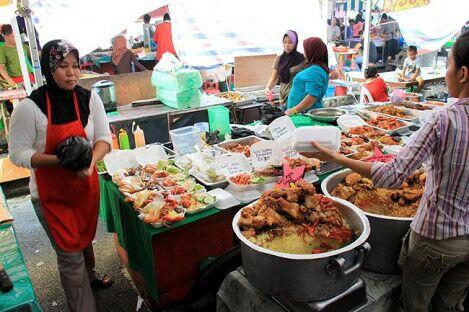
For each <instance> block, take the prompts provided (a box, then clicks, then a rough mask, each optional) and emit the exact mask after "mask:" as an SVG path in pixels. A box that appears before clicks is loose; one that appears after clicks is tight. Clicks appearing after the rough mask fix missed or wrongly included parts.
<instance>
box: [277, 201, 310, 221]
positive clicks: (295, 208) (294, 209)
mask: <svg viewBox="0 0 469 312" xmlns="http://www.w3.org/2000/svg"><path fill="white" fill-rule="evenodd" d="M277 203H278V206H279V208H280V209H282V210H283V211H284V212H286V213H288V214H289V215H290V216H291V217H292V218H293V219H295V220H297V221H303V220H304V217H305V216H304V215H303V213H302V212H301V209H300V205H299V204H297V203H291V202H287V201H286V200H285V199H283V198H279V199H278V200H277Z"/></svg>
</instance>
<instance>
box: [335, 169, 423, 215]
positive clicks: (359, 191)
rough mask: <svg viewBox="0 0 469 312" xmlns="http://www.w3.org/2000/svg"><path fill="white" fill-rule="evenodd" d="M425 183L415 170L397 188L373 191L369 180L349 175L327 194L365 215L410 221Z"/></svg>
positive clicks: (421, 170) (420, 174) (420, 173)
mask: <svg viewBox="0 0 469 312" xmlns="http://www.w3.org/2000/svg"><path fill="white" fill-rule="evenodd" d="M425 181H426V173H425V172H424V170H423V169H419V170H417V171H415V172H414V173H413V174H412V175H411V176H410V177H409V178H408V179H407V180H406V181H405V182H404V183H403V184H402V185H401V187H400V188H398V189H394V190H391V189H384V188H375V187H373V182H372V181H371V180H370V179H367V178H364V177H362V176H361V175H359V174H358V173H355V172H353V173H350V174H349V175H347V176H346V177H345V180H344V182H343V183H339V184H338V185H337V186H336V187H335V188H334V189H333V190H332V192H331V195H332V196H336V197H340V198H342V199H345V200H347V201H349V202H351V203H352V204H354V205H356V206H357V207H358V208H360V209H362V210H363V211H365V212H368V213H374V214H379V215H385V216H391V217H406V218H412V217H413V216H414V215H415V213H416V212H417V209H418V206H419V204H420V199H421V198H422V194H423V192H424V187H425Z"/></svg>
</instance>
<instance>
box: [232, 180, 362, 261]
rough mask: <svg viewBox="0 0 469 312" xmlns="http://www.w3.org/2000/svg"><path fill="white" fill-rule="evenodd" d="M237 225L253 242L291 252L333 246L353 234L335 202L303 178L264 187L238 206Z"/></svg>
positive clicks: (345, 241) (327, 249) (304, 251)
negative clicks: (253, 198) (251, 200)
mask: <svg viewBox="0 0 469 312" xmlns="http://www.w3.org/2000/svg"><path fill="white" fill-rule="evenodd" d="M238 225H239V227H240V230H241V231H242V233H243V235H244V236H245V237H246V238H247V239H249V240H250V241H251V242H253V243H254V244H256V245H259V246H261V247H264V248H267V249H270V250H274V251H279V252H285V253H293V254H311V253H313V254H315V253H322V252H327V251H330V250H335V249H338V248H342V247H343V246H345V245H347V244H349V243H350V242H351V241H352V239H353V237H354V233H353V232H352V230H351V229H350V226H349V225H348V223H347V221H346V220H345V219H344V218H343V217H342V215H341V213H340V210H339V208H338V207H337V206H336V203H335V202H334V201H332V200H331V199H330V198H327V197H325V196H323V195H320V194H317V193H316V189H315V188H314V186H313V185H312V184H311V183H308V182H305V181H299V182H297V183H296V184H295V185H294V186H292V187H289V188H278V187H276V188H274V189H272V190H269V191H266V192H265V193H264V194H262V196H261V198H260V199H259V201H258V202H256V203H255V204H253V205H250V206H247V207H245V208H244V209H243V210H242V212H241V217H240V219H239V221H238Z"/></svg>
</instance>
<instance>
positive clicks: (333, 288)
mask: <svg viewBox="0 0 469 312" xmlns="http://www.w3.org/2000/svg"><path fill="white" fill-rule="evenodd" d="M332 200H334V202H335V204H336V205H337V207H338V208H339V210H340V212H341V214H342V216H343V217H344V218H345V219H346V220H347V221H348V222H349V224H350V227H351V228H352V230H353V231H354V232H355V233H357V238H356V239H355V240H354V241H353V242H351V243H350V244H348V245H346V246H344V247H342V248H339V249H336V250H332V251H329V252H325V253H321V254H308V255H307V254H290V253H283V252H277V251H273V250H269V249H266V248H263V247H260V246H258V245H256V244H254V243H252V242H251V241H250V240H249V239H247V238H246V237H244V235H243V234H242V233H241V231H240V229H239V226H238V221H239V218H240V217H241V211H242V209H241V210H240V211H238V213H237V214H236V215H235V217H234V219H233V223H232V226H233V230H234V232H235V234H236V236H237V237H238V239H239V240H240V241H241V252H242V258H243V267H244V272H245V273H246V278H247V279H248V280H249V282H250V283H251V284H252V285H254V286H255V287H257V288H258V289H260V290H261V291H263V292H265V293H267V294H269V295H272V296H275V297H279V298H282V299H285V300H288V301H295V302H300V301H301V302H304V301H317V300H324V299H327V298H332V297H334V296H337V295H338V294H340V293H342V292H343V291H345V290H347V289H348V288H350V287H351V286H352V285H353V284H354V283H355V282H356V281H357V279H358V278H359V276H360V267H361V264H362V262H363V259H364V258H365V254H366V253H367V251H368V250H369V245H368V244H367V243H366V240H367V238H368V235H369V234H370V225H369V222H368V219H367V218H366V216H365V214H364V213H363V212H362V211H361V210H360V209H358V208H357V207H355V206H354V205H352V204H351V203H349V202H347V201H345V200H343V199H340V198H336V197H333V198H332ZM318 281H320V282H318Z"/></svg>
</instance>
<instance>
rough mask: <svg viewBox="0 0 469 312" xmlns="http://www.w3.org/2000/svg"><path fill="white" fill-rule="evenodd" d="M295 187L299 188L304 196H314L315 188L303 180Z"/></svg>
mask: <svg viewBox="0 0 469 312" xmlns="http://www.w3.org/2000/svg"><path fill="white" fill-rule="evenodd" d="M296 186H297V187H299V188H300V189H301V190H302V191H303V192H304V193H305V194H311V195H312V194H316V188H315V187H314V185H312V184H311V183H308V182H306V181H304V180H300V181H298V182H297V183H296Z"/></svg>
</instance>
